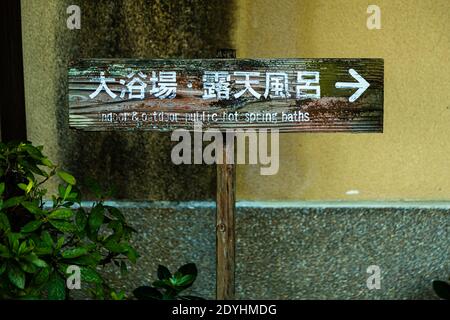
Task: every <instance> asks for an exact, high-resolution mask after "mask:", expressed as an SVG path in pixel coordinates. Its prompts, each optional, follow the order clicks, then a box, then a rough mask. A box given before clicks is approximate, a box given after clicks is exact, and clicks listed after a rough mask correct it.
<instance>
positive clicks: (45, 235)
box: [41, 231, 54, 248]
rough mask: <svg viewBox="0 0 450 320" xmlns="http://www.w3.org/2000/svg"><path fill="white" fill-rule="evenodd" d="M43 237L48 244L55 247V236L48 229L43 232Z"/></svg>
mask: <svg viewBox="0 0 450 320" xmlns="http://www.w3.org/2000/svg"><path fill="white" fill-rule="evenodd" d="M41 239H42V241H43V242H44V243H45V244H46V245H47V246H49V247H52V248H53V245H54V242H53V238H52V236H51V235H50V233H49V232H48V231H44V232H42V234H41Z"/></svg>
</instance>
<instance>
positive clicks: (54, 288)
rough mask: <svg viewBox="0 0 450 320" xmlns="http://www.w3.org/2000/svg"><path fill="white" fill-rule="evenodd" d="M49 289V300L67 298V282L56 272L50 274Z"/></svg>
mask: <svg viewBox="0 0 450 320" xmlns="http://www.w3.org/2000/svg"><path fill="white" fill-rule="evenodd" d="M47 290H48V299H49V300H64V299H65V298H66V283H65V281H64V279H63V278H62V277H61V276H60V275H59V274H57V273H56V272H54V273H52V274H51V275H50V279H49V281H48V284H47Z"/></svg>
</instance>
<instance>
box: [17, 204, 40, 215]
mask: <svg viewBox="0 0 450 320" xmlns="http://www.w3.org/2000/svg"><path fill="white" fill-rule="evenodd" d="M21 204H22V206H23V207H24V208H25V209H27V210H28V211H30V212H31V213H32V214H42V213H43V211H42V209H41V208H39V206H38V205H37V204H36V203H34V202H29V201H23V202H22V203H21Z"/></svg>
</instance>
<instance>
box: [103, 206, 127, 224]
mask: <svg viewBox="0 0 450 320" xmlns="http://www.w3.org/2000/svg"><path fill="white" fill-rule="evenodd" d="M105 208H106V209H107V210H108V212H109V213H110V214H111V215H112V216H113V217H114V218H116V219H117V220H119V221H120V222H122V223H123V222H125V216H124V215H123V214H122V212H120V210H119V209H117V208H115V207H111V206H105Z"/></svg>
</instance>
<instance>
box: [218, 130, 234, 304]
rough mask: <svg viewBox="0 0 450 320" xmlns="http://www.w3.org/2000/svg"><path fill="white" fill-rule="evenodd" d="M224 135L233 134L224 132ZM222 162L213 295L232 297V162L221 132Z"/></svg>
mask: <svg viewBox="0 0 450 320" xmlns="http://www.w3.org/2000/svg"><path fill="white" fill-rule="evenodd" d="M227 137H228V138H231V137H233V139H234V136H231V135H227ZM223 141H224V145H223V150H222V152H223V153H222V156H223V157H222V159H223V164H218V165H217V195H216V201H217V216H216V221H217V223H216V256H217V260H216V277H217V280H216V281H217V286H216V298H217V299H218V300H231V299H234V294H235V286H234V270H235V229H234V225H235V218H234V212H235V208H236V205H235V201H236V169H235V165H234V161H233V159H234V142H233V143H231V141H230V143H225V142H226V135H225V134H223Z"/></svg>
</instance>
